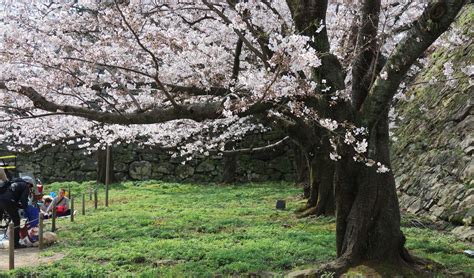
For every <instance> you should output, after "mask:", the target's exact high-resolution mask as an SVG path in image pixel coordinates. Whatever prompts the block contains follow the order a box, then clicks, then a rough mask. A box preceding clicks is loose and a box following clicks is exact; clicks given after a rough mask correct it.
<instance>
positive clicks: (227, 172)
mask: <svg viewBox="0 0 474 278" xmlns="http://www.w3.org/2000/svg"><path fill="white" fill-rule="evenodd" d="M222 161H223V163H224V171H223V172H222V182H223V183H228V184H230V183H234V182H235V180H236V177H235V172H236V170H237V155H236V154H224V156H223V158H222Z"/></svg>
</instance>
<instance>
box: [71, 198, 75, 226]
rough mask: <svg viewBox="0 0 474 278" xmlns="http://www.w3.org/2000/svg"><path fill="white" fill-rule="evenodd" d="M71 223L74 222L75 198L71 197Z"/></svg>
mask: <svg viewBox="0 0 474 278" xmlns="http://www.w3.org/2000/svg"><path fill="white" fill-rule="evenodd" d="M71 222H74V197H71Z"/></svg>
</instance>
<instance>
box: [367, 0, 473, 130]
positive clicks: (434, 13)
mask: <svg viewBox="0 0 474 278" xmlns="http://www.w3.org/2000/svg"><path fill="white" fill-rule="evenodd" d="M465 4H466V1H464V0H446V1H437V2H434V3H430V4H428V6H427V7H426V9H425V10H424V12H423V14H422V15H421V16H420V17H419V19H418V21H417V23H415V24H414V25H413V27H412V28H411V29H410V30H409V31H408V33H407V35H406V37H405V38H404V39H403V40H402V41H401V42H400V43H399V44H398V46H397V48H396V49H395V50H394V52H393V54H392V55H390V57H389V58H388V61H387V63H386V64H385V66H384V67H383V69H382V71H381V72H382V74H381V75H379V76H378V77H377V79H376V80H375V82H374V85H373V86H372V87H371V89H370V92H369V96H368V97H367V99H366V100H365V102H364V103H363V105H362V108H361V115H362V116H363V121H364V124H365V125H366V126H367V127H369V128H373V127H374V126H375V124H376V123H377V121H378V120H379V118H380V115H383V114H384V113H383V111H385V110H386V109H388V108H389V106H390V102H391V100H392V98H393V96H394V95H395V94H396V92H397V89H398V86H399V85H400V82H401V81H402V79H403V77H404V76H405V74H406V73H407V72H408V70H409V69H410V67H411V65H412V64H413V63H414V62H415V61H416V59H417V58H418V57H420V56H421V55H422V54H423V53H424V52H425V50H426V49H427V48H428V47H429V46H430V45H431V44H433V42H434V41H435V40H436V39H437V38H438V37H439V36H440V35H441V34H443V33H444V32H445V31H446V30H447V29H448V27H449V26H450V25H451V23H452V22H453V21H454V20H455V18H456V16H457V15H458V13H459V11H460V10H461V8H462V7H463V6H464V5H465ZM385 75H386V76H385ZM382 76H383V77H382Z"/></svg>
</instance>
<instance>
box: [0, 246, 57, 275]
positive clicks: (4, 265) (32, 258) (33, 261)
mask: <svg viewBox="0 0 474 278" xmlns="http://www.w3.org/2000/svg"><path fill="white" fill-rule="evenodd" d="M39 253H40V251H39V249H38V248H24V249H18V250H15V268H17V267H26V266H38V265H41V264H48V263H51V262H54V261H57V260H60V259H62V258H63V257H64V254H58V253H56V254H54V255H52V256H51V257H40V256H39ZM8 262H9V258H8V250H5V249H0V271H4V270H8Z"/></svg>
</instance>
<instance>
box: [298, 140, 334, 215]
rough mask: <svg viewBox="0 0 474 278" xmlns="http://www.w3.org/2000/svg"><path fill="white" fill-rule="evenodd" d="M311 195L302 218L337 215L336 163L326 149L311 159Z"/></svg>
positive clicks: (309, 165) (309, 163)
mask: <svg viewBox="0 0 474 278" xmlns="http://www.w3.org/2000/svg"><path fill="white" fill-rule="evenodd" d="M309 160H310V161H308V168H309V180H310V184H311V189H310V195H309V198H308V202H307V204H306V207H305V209H304V210H303V211H302V213H301V214H300V217H306V216H310V215H316V216H320V215H325V216H330V215H334V213H335V209H336V206H335V199H334V163H333V161H331V160H330V159H329V152H328V151H327V149H326V148H323V150H320V151H318V152H317V153H316V154H314V155H313V157H310V158H309Z"/></svg>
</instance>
